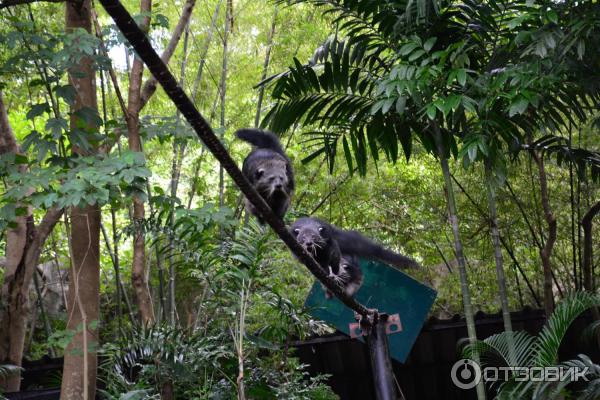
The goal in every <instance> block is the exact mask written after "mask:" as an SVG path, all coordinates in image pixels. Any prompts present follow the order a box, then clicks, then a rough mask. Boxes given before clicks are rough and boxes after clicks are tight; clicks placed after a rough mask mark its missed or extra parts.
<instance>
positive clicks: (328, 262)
mask: <svg viewBox="0 0 600 400" xmlns="http://www.w3.org/2000/svg"><path fill="white" fill-rule="evenodd" d="M290 231H291V233H292V235H294V236H295V237H296V240H297V241H298V243H300V244H301V245H302V247H304V248H305V249H306V251H308V252H309V253H310V254H311V255H312V256H313V258H314V259H315V261H316V262H317V263H319V265H320V266H321V268H323V269H324V270H325V272H327V273H334V274H337V273H338V271H339V266H340V258H341V254H340V248H339V247H338V244H337V242H336V240H335V239H334V238H333V229H332V227H331V225H329V224H328V223H327V222H325V221H322V220H320V219H318V218H300V219H298V220H296V222H294V223H293V224H292V226H291V228H290Z"/></svg>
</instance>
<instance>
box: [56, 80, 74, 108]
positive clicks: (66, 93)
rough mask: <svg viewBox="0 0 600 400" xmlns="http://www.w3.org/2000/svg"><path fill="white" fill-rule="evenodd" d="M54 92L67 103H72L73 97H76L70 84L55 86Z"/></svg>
mask: <svg viewBox="0 0 600 400" xmlns="http://www.w3.org/2000/svg"><path fill="white" fill-rule="evenodd" d="M54 92H55V93H56V95H57V96H58V97H61V98H63V99H64V100H65V102H67V104H69V105H73V103H74V102H75V98H76V97H77V92H76V91H75V88H74V87H73V86H72V85H64V86H57V87H56V88H55V89H54Z"/></svg>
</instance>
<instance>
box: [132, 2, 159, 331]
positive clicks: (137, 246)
mask: <svg viewBox="0 0 600 400" xmlns="http://www.w3.org/2000/svg"><path fill="white" fill-rule="evenodd" d="M151 7H152V1H151V0H141V2H140V13H143V14H148V15H146V16H145V17H144V18H143V20H142V23H141V26H140V28H141V29H142V30H143V31H144V32H147V31H148V27H149V26H150V16H149V14H150V12H151ZM143 72H144V63H143V62H142V60H140V59H139V58H138V57H137V56H136V57H135V58H134V59H133V64H132V66H131V74H130V75H129V93H128V100H127V114H128V115H127V139H128V142H129V149H130V150H132V151H137V152H141V151H142V139H141V137H140V109H141V90H142V75H143ZM144 217H145V210H144V203H143V201H142V199H140V198H139V197H138V196H133V224H134V227H135V233H134V237H133V260H132V264H131V283H132V286H133V292H134V293H135V298H136V302H137V305H138V309H139V313H140V318H141V321H142V324H143V325H149V324H152V323H153V322H154V307H153V305H152V297H151V296H150V288H149V287H148V280H147V279H146V276H147V274H146V243H145V237H144V232H143V231H142V227H141V224H142V222H143V220H144Z"/></svg>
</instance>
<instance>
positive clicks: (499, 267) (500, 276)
mask: <svg viewBox="0 0 600 400" xmlns="http://www.w3.org/2000/svg"><path fill="white" fill-rule="evenodd" d="M485 178H486V179H485V180H486V182H485V185H486V188H487V198H488V205H489V209H490V225H491V236H492V244H493V245H494V260H495V263H496V279H497V281H498V296H499V298H500V306H501V308H502V321H503V322H504V331H505V332H510V334H512V331H513V329H512V321H511V319H510V308H509V306H508V291H507V290H506V276H505V274H504V260H503V259H502V247H501V244H500V232H499V231H498V213H497V210H496V188H495V187H494V186H493V179H492V178H493V177H492V170H491V165H490V162H489V160H486V161H485ZM508 344H509V352H510V358H511V362H516V358H515V356H516V354H515V352H514V350H515V348H514V342H513V341H512V340H511V337H509V343H508Z"/></svg>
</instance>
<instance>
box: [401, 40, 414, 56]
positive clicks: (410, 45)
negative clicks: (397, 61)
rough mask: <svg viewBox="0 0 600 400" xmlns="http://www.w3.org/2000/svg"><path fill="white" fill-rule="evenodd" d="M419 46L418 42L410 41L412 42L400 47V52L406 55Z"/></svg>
mask: <svg viewBox="0 0 600 400" xmlns="http://www.w3.org/2000/svg"><path fill="white" fill-rule="evenodd" d="M417 47H418V45H417V44H416V43H414V42H410V43H407V44H405V45H404V46H402V47H400V51H399V53H400V55H401V56H405V55H407V54H409V53H411V52H412V51H413V50H414V49H416V48H417Z"/></svg>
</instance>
